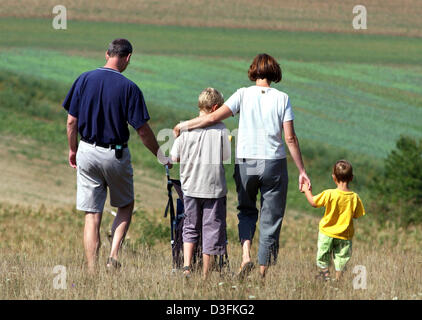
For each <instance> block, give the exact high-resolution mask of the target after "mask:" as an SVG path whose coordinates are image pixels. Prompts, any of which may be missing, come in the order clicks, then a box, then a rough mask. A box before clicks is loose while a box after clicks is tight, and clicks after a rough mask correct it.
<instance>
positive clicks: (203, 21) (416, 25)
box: [0, 0, 422, 37]
mask: <svg viewBox="0 0 422 320" xmlns="http://www.w3.org/2000/svg"><path fill="white" fill-rule="evenodd" d="M60 4H62V5H64V6H66V7H67V9H68V18H69V19H76V20H91V21H114V22H133V23H141V24H158V25H182V26H206V27H227V28H251V29H276V30H293V31H299V30H301V31H320V32H346V33H350V32H355V31H354V30H353V28H352V20H353V17H354V15H353V12H352V9H353V7H354V6H355V5H356V4H359V2H356V1H355V0H342V1H340V0H328V1H323V2H322V1H317V0H286V1H276V0H270V1H264V2H259V1H252V0H235V1H229V2H228V1H223V0H217V1H212V2H210V1H205V0H189V1H183V0H173V1H153V0H144V1H136V0H129V1H113V0H102V1H82V0H77V1H75V0H72V1H71V0H62V1H60ZM55 5H57V1H55V0H43V1H41V0H22V1H19V2H16V1H15V0H3V1H2V4H1V7H0V16H3V17H5V16H9V17H44V18H48V17H52V16H53V15H52V8H53V7H54V6H55ZM364 5H365V6H366V8H367V12H368V29H367V30H365V33H371V34H389V35H406V36H417V37H420V36H422V20H421V19H420V16H421V15H422V3H421V2H420V1H418V0H402V1H396V0H370V1H365V3H364Z"/></svg>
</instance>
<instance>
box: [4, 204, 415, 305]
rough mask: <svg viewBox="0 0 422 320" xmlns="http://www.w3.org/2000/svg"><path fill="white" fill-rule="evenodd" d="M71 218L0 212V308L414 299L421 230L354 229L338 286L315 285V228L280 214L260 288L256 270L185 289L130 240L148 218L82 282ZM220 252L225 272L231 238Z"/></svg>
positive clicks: (236, 253) (160, 256)
mask: <svg viewBox="0 0 422 320" xmlns="http://www.w3.org/2000/svg"><path fill="white" fill-rule="evenodd" d="M72 211H73V210H72V209H71V208H68V209H65V208H64V209H63V210H49V209H46V208H45V207H40V208H39V209H38V210H35V209H30V208H24V207H21V206H11V205H5V204H3V205H2V206H1V208H0V221H1V223H0V248H1V252H2V254H1V256H2V258H1V259H0V274H1V277H0V299H422V283H421V279H422V268H421V263H422V256H421V253H420V249H419V248H420V244H421V230H420V228H418V229H414V230H408V231H407V232H404V231H403V230H396V229H394V227H384V228H382V229H381V228H379V227H378V226H376V225H374V224H373V223H372V222H371V220H369V219H368V220H367V221H365V220H362V221H361V223H360V224H359V226H358V227H357V234H358V235H359V237H356V239H355V241H354V252H353V258H352V260H351V261H350V264H349V270H348V271H347V273H346V275H345V277H344V278H343V281H342V282H341V283H336V284H335V283H322V282H320V281H316V280H315V279H314V275H315V272H316V268H315V265H314V259H315V250H316V231H317V225H318V219H317V218H313V217H309V216H307V215H301V214H299V213H296V212H292V211H288V212H287V216H286V219H285V222H284V225H283V229H282V232H281V239H280V243H281V249H280V255H279V261H278V263H277V265H276V266H273V267H271V269H270V272H269V274H268V277H267V279H266V280H265V281H264V282H262V281H261V279H260V278H259V277H258V274H257V272H256V271H255V272H253V273H252V274H251V276H250V277H249V278H248V279H247V280H246V281H244V282H240V281H238V280H237V279H236V278H233V277H232V276H231V275H230V273H227V274H226V276H224V277H220V276H219V275H218V274H217V273H213V274H212V276H211V279H210V280H209V281H208V282H206V283H204V282H203V281H202V280H201V278H200V276H199V274H198V275H196V274H195V275H194V276H193V277H192V278H191V279H189V281H186V280H184V279H183V278H182V277H181V275H180V273H179V272H176V273H173V272H172V270H171V253H170V249H169V244H168V242H167V241H164V240H161V241H158V242H156V243H155V244H154V245H148V244H146V243H142V242H141V243H139V242H137V241H136V239H137V237H138V235H139V233H140V232H142V230H141V227H140V224H139V222H140V221H141V220H142V219H143V216H144V215H145V216H149V217H152V215H151V212H141V213H137V214H136V215H135V216H134V220H133V224H132V226H131V229H130V232H129V239H128V240H127V242H126V245H125V247H124V250H123V252H122V255H121V257H120V259H121V262H122V264H123V267H122V270H121V271H119V272H117V273H110V272H107V271H106V270H105V267H104V263H105V259H106V257H107V253H108V251H109V244H108V242H106V241H103V244H102V247H101V251H100V259H99V261H100V270H99V272H98V273H97V274H96V275H95V276H88V275H87V274H86V272H85V267H84V255H83V249H82V228H83V216H82V214H80V213H74V212H72ZM229 212H230V218H229V223H228V224H229V229H230V230H235V228H236V221H235V220H236V219H235V215H234V213H235V212H234V210H233V207H232V208H230V211H229ZM103 219H104V221H103V232H105V231H106V230H107V228H108V227H109V226H110V224H111V216H110V215H106V214H105V215H104V218H103ZM159 221H161V223H166V222H167V221H165V220H164V219H160V220H159ZM368 222H369V223H368ZM154 223H155V222H154ZM156 223H158V222H156ZM380 230H382V231H380ZM103 238H104V237H103ZM229 253H230V265H231V271H236V269H237V267H238V266H239V263H240V254H241V252H240V246H239V245H237V243H236V241H235V240H233V239H232V241H231V243H230V246H229ZM254 255H255V256H256V252H255V251H254ZM56 265H64V266H66V268H67V281H66V284H67V289H65V290H58V289H54V288H53V279H54V277H55V276H56V275H55V274H53V268H54V266H56ZM356 265H363V266H365V267H366V269H367V289H366V290H354V289H353V277H354V276H355V275H354V274H353V273H352V270H353V267H354V266H356Z"/></svg>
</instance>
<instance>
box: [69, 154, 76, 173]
mask: <svg viewBox="0 0 422 320" xmlns="http://www.w3.org/2000/svg"><path fill="white" fill-rule="evenodd" d="M69 165H70V166H71V167H72V168H74V169H76V152H74V151H72V150H69Z"/></svg>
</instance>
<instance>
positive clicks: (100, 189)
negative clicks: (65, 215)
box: [76, 141, 134, 212]
mask: <svg viewBox="0 0 422 320" xmlns="http://www.w3.org/2000/svg"><path fill="white" fill-rule="evenodd" d="M76 163H77V194H76V209H77V210H81V211H87V212H102V211H103V210H104V204H105V201H106V198H107V187H108V189H109V190H110V205H111V206H113V207H118V208H119V207H124V206H126V205H128V204H130V203H131V202H132V201H133V199H134V194H133V169H132V164H131V161H130V152H129V148H124V149H123V156H122V158H121V159H116V157H115V151H114V150H113V149H110V148H102V147H98V146H94V145H91V144H89V143H86V142H83V141H81V142H80V143H79V148H78V152H77V154H76Z"/></svg>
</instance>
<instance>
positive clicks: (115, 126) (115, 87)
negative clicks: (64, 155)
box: [63, 68, 149, 144]
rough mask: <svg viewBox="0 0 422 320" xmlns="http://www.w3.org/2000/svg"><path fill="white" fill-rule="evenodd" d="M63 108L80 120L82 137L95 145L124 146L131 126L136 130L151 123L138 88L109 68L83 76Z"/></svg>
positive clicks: (89, 72)
mask: <svg viewBox="0 0 422 320" xmlns="http://www.w3.org/2000/svg"><path fill="white" fill-rule="evenodd" d="M63 107H64V108H65V109H66V110H67V112H68V113H69V114H70V115H72V116H74V117H75V118H78V132H79V134H80V135H81V137H82V138H83V139H85V140H87V141H89V142H92V143H93V142H96V143H102V144H122V143H125V142H127V141H128V140H129V129H128V123H129V124H130V125H131V126H132V127H133V128H135V129H136V130H137V129H139V128H140V127H142V126H143V125H144V124H145V123H146V122H147V121H148V120H149V114H148V110H147V107H146V105H145V100H144V96H143V94H142V91H141V90H140V89H139V87H138V86H137V85H136V84H135V83H133V82H132V81H130V80H129V79H127V78H126V77H125V76H123V75H122V74H121V73H120V72H118V71H116V70H113V69H109V68H98V69H96V70H93V71H88V72H85V73H83V74H81V75H80V76H79V77H78V79H76V81H75V82H74V83H73V85H72V88H71V89H70V90H69V93H68V94H67V96H66V98H65V100H64V102H63Z"/></svg>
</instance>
